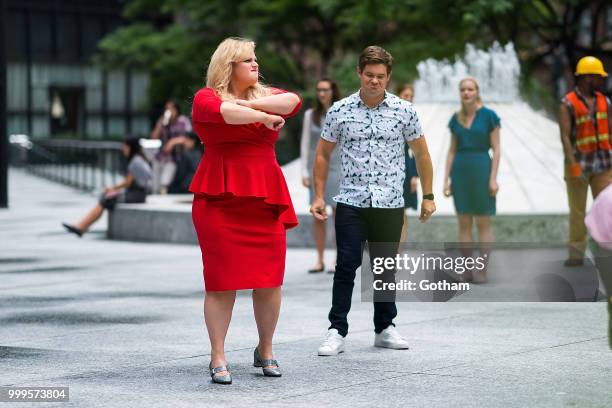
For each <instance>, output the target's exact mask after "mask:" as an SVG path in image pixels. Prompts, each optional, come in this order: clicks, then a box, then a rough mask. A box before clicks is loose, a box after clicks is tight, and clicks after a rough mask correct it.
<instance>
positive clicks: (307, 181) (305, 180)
mask: <svg viewBox="0 0 612 408" xmlns="http://www.w3.org/2000/svg"><path fill="white" fill-rule="evenodd" d="M302 185H303V186H304V187H310V177H302Z"/></svg>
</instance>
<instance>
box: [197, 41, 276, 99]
mask: <svg viewBox="0 0 612 408" xmlns="http://www.w3.org/2000/svg"><path fill="white" fill-rule="evenodd" d="M253 51H255V42H253V41H251V40H249V39H246V38H239V37H230V38H226V39H225V40H223V41H222V42H221V44H219V46H218V47H217V49H216V50H215V52H214V53H213V55H212V57H211V58H210V64H209V65H208V71H207V72H206V86H207V87H208V88H212V89H214V90H215V91H217V93H218V94H219V96H220V97H221V99H222V100H224V101H228V100H233V99H235V97H234V95H232V94H231V93H230V84H231V80H232V72H233V65H234V63H235V62H240V61H244V60H245V59H247V58H248V57H249V54H250V53H251V52H253ZM271 93H272V92H271V90H270V88H269V87H267V86H265V85H264V84H262V83H260V82H259V81H257V82H256V83H255V84H254V85H252V86H251V87H249V89H248V90H247V99H256V98H261V97H263V96H268V95H270V94H271Z"/></svg>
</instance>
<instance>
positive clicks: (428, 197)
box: [423, 193, 434, 201]
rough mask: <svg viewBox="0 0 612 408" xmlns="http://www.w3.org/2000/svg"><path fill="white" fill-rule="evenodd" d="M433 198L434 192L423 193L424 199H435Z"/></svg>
mask: <svg viewBox="0 0 612 408" xmlns="http://www.w3.org/2000/svg"><path fill="white" fill-rule="evenodd" d="M433 199H434V195H433V193H431V194H423V200H431V201H433Z"/></svg>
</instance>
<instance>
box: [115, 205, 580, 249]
mask: <svg viewBox="0 0 612 408" xmlns="http://www.w3.org/2000/svg"><path fill="white" fill-rule="evenodd" d="M108 219H109V225H108V231H107V235H108V237H109V238H110V239H117V240H127V241H141V242H167V243H177V244H197V238H196V235H195V231H194V228H193V223H192V220H191V196H190V195H184V196H183V195H181V196H166V197H159V196H157V197H156V196H153V197H151V198H150V199H149V201H148V202H147V203H146V204H120V205H118V206H117V208H116V209H115V210H114V211H113V212H111V214H110V216H109V218H108ZM298 219H299V222H300V225H299V226H298V227H297V228H294V229H292V230H289V231H287V246H288V247H293V248H299V247H314V240H313V237H312V223H313V219H312V217H311V215H310V214H305V213H301V214H298ZM329 222H330V224H329V225H331V219H330V221H329ZM409 223H410V228H409V234H408V240H409V241H412V242H454V241H456V240H457V219H456V217H455V216H454V215H438V216H435V217H433V218H432V219H431V220H430V221H429V222H428V223H427V224H421V223H420V222H419V221H418V219H417V218H416V216H410V219H409ZM567 231H568V219H567V214H534V215H528V214H502V215H497V216H495V217H493V232H494V234H495V239H496V241H497V242H529V243H534V244H539V245H546V246H547V245H555V246H556V245H563V244H564V243H565V242H566V241H567V234H568V232H567ZM327 235H328V236H327V246H328V247H333V240H334V238H333V228H328V229H327Z"/></svg>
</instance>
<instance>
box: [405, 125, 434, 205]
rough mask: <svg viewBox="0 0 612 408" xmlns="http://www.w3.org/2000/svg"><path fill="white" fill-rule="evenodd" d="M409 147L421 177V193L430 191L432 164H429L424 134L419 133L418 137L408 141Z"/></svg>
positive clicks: (429, 159)
mask: <svg viewBox="0 0 612 408" xmlns="http://www.w3.org/2000/svg"><path fill="white" fill-rule="evenodd" d="M408 144H409V145H410V149H412V152H413V154H414V159H415V161H416V166H417V172H418V174H419V178H420V179H421V189H422V190H423V194H431V193H432V183H433V166H432V164H431V157H430V156H429V149H428V148H427V142H426V141H425V136H423V135H421V137H419V138H418V139H415V140H413V141H410V142H408Z"/></svg>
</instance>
